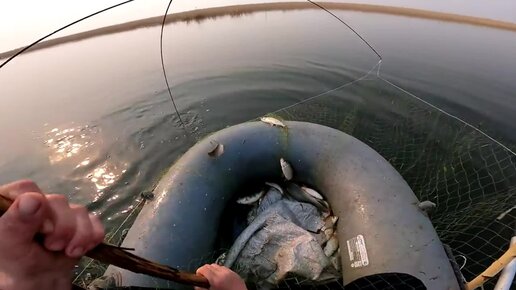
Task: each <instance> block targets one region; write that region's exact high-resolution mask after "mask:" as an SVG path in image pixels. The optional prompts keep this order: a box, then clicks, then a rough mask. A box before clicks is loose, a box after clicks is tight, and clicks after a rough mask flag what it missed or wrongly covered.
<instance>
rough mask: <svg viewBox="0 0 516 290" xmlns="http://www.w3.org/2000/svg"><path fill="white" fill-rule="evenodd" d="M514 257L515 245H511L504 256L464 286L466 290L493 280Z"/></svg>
mask: <svg viewBox="0 0 516 290" xmlns="http://www.w3.org/2000/svg"><path fill="white" fill-rule="evenodd" d="M515 257H516V244H514V245H512V246H511V247H510V248H509V249H508V250H507V252H505V254H503V255H502V256H501V257H500V258H499V259H498V260H496V261H495V262H494V263H493V264H491V266H489V267H488V268H487V269H486V270H485V271H484V272H482V274H480V275H478V277H476V278H475V279H473V280H471V281H470V282H468V284H466V289H467V290H473V289H476V288H478V287H480V286H482V285H483V284H484V283H485V282H487V281H488V280H489V279H491V278H493V277H494V276H496V274H498V273H499V272H500V271H502V269H503V268H505V266H507V264H509V263H510V262H511V261H512V259H514V258H515Z"/></svg>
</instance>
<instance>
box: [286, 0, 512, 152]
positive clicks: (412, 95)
mask: <svg viewBox="0 0 516 290" xmlns="http://www.w3.org/2000/svg"><path fill="white" fill-rule="evenodd" d="M306 1H308V2H310V3H312V4H313V5H315V6H317V7H319V8H321V9H322V10H324V11H325V12H327V13H328V14H330V15H331V16H333V17H334V18H335V19H337V20H338V21H339V22H341V23H342V24H344V25H345V26H346V27H348V28H349V29H350V30H351V31H352V32H353V33H355V34H356V35H357V36H358V37H359V38H360V39H361V40H362V41H363V42H364V43H365V44H366V45H367V46H368V47H369V48H370V49H371V50H372V51H373V52H374V53H375V54H376V55H377V56H378V58H379V59H380V61H379V62H378V63H377V64H376V65H375V67H376V66H377V67H378V70H377V71H376V76H377V78H378V79H380V80H382V81H384V82H385V83H387V84H389V85H390V86H392V87H394V88H396V89H398V90H399V91H402V92H404V93H405V94H407V95H409V96H410V97H412V98H414V99H416V100H418V101H420V102H422V103H423V104H425V105H427V106H430V107H431V108H434V109H435V110H437V111H439V112H441V113H442V114H444V115H446V116H448V117H450V118H453V119H455V120H457V121H459V122H461V123H463V124H464V125H466V126H467V127H470V128H471V129H473V130H474V131H477V132H478V133H480V134H481V135H483V136H484V137H486V138H487V139H489V140H491V141H492V142H494V143H495V144H498V145H499V146H500V147H502V148H503V149H504V150H506V151H507V152H509V153H510V154H512V155H514V156H516V153H515V152H514V151H512V150H511V149H510V148H508V147H507V146H505V145H504V144H502V143H501V142H500V141H498V140H496V139H495V138H493V137H491V136H490V135H489V134H487V133H485V132H484V131H482V130H480V129H479V128H477V127H475V126H473V125H471V124H470V123H468V122H467V121H465V120H463V119H462V118H460V117H458V116H455V115H453V114H451V113H448V112H447V111H445V110H443V109H441V108H439V107H437V106H435V105H433V104H432V103H430V102H427V101H425V100H423V99H422V98H420V97H418V96H416V95H415V94H413V93H411V92H410V91H408V90H406V89H404V88H402V87H401V86H399V85H397V84H395V83H393V82H391V81H389V80H387V79H385V78H383V77H382V76H381V73H380V69H381V64H382V60H383V58H382V56H381V55H380V54H379V53H378V51H376V49H374V47H373V46H372V45H371V44H370V43H369V42H368V41H367V40H366V39H365V38H364V37H362V36H361V35H360V33H358V32H357V31H356V30H355V29H353V28H352V27H351V26H350V25H349V24H347V23H346V22H345V21H344V20H342V19H341V18H340V17H338V16H337V15H335V14H334V13H332V12H331V11H330V10H328V9H326V8H325V7H324V6H322V5H320V4H318V3H316V2H313V1H311V0H306ZM370 72H371V71H369V72H368V73H367V74H366V75H368V74H369V73H370ZM364 77H365V76H362V77H361V78H359V79H357V80H355V81H353V82H351V83H354V82H356V81H359V80H361V79H363V78H364ZM351 83H349V84H351ZM346 85H348V84H346ZM346 85H343V86H340V87H338V88H335V89H332V90H330V91H327V92H325V93H322V94H319V95H317V96H313V97H311V98H309V99H306V100H303V101H301V102H299V103H296V104H294V105H291V106H288V107H286V108H290V107H293V106H295V105H297V104H300V103H304V102H306V101H308V100H311V99H315V98H317V97H320V96H322V95H325V94H327V93H329V92H333V91H335V90H338V89H339V88H342V87H344V86H346ZM280 110H282V109H280ZM280 110H278V111H280ZM276 112H277V111H276Z"/></svg>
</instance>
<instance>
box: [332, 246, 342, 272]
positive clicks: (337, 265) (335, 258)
mask: <svg viewBox="0 0 516 290" xmlns="http://www.w3.org/2000/svg"><path fill="white" fill-rule="evenodd" d="M330 262H331V263H332V264H333V267H334V268H335V270H337V271H339V272H340V270H341V269H342V261H341V259H340V247H339V249H338V250H337V252H336V253H335V254H334V255H333V256H331V257H330Z"/></svg>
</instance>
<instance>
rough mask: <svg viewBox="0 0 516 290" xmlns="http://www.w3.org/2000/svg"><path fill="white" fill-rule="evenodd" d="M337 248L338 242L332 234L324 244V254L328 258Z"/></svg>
mask: <svg viewBox="0 0 516 290" xmlns="http://www.w3.org/2000/svg"><path fill="white" fill-rule="evenodd" d="M338 248H339V240H338V239H337V236H336V235H335V234H334V235H333V236H332V237H331V238H330V239H329V240H328V242H327V243H326V246H324V254H325V255H326V257H330V256H331V255H333V254H334V253H335V252H336V251H337V249H338Z"/></svg>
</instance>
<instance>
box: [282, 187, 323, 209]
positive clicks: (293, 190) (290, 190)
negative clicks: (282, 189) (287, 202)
mask: <svg viewBox="0 0 516 290" xmlns="http://www.w3.org/2000/svg"><path fill="white" fill-rule="evenodd" d="M286 190H287V194H288V195H289V196H290V197H291V198H293V199H294V200H297V201H300V202H306V203H309V204H311V205H313V206H315V207H316V208H317V209H318V210H319V211H321V212H326V211H328V210H329V209H328V208H327V207H325V206H324V205H323V204H322V203H321V202H320V201H319V200H317V199H315V198H313V197H312V196H311V195H309V194H307V193H305V192H304V191H303V190H302V189H301V187H299V185H297V184H295V183H292V182H287V183H286Z"/></svg>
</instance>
